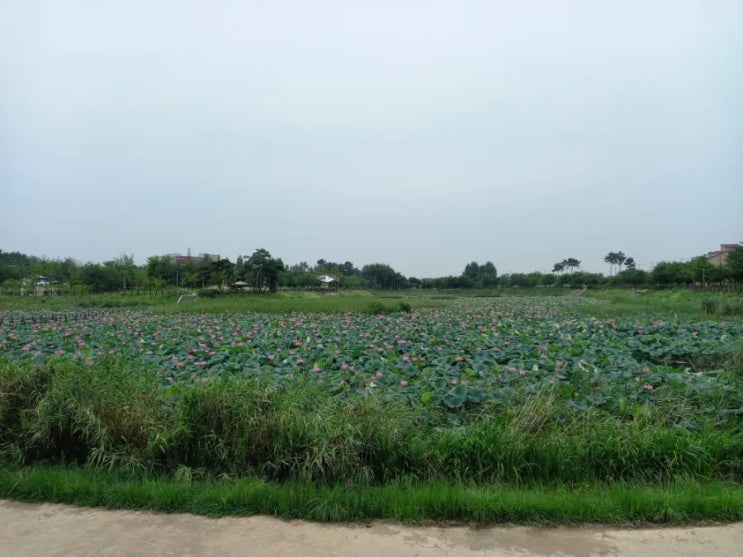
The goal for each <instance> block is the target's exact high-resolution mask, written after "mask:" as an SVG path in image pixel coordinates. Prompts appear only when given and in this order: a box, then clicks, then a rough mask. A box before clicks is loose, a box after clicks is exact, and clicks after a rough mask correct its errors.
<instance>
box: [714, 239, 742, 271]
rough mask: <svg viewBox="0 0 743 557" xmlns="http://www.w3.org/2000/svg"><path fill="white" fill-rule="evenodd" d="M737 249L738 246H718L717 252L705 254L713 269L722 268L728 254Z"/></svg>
mask: <svg viewBox="0 0 743 557" xmlns="http://www.w3.org/2000/svg"><path fill="white" fill-rule="evenodd" d="M737 247H738V244H720V249H719V251H711V252H709V253H708V254H707V261H709V262H710V263H711V264H712V265H714V266H715V267H722V266H723V265H725V263H726V262H727V260H728V254H729V253H730V252H731V251H733V250H734V249H735V248H737Z"/></svg>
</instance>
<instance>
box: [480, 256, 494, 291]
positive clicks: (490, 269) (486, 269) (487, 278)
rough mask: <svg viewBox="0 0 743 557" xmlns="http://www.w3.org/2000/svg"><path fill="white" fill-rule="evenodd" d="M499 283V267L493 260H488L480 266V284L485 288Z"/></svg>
mask: <svg viewBox="0 0 743 557" xmlns="http://www.w3.org/2000/svg"><path fill="white" fill-rule="evenodd" d="M497 284H498V269H496V268H495V265H494V264H493V262H492V261H487V262H486V263H485V265H481V266H480V286H482V287H483V288H492V287H494V286H496V285H497Z"/></svg>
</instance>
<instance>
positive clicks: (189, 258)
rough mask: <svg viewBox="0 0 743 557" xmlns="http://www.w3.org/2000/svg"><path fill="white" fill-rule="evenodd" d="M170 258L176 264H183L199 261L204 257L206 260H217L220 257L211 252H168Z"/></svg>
mask: <svg viewBox="0 0 743 557" xmlns="http://www.w3.org/2000/svg"><path fill="white" fill-rule="evenodd" d="M168 257H170V260H171V261H172V262H173V263H175V264H176V265H183V264H185V263H201V262H202V261H203V260H204V259H205V258H206V259H207V260H208V261H219V260H220V259H221V257H220V256H219V255H218V254H216V255H215V254H213V253H200V254H199V255H181V254H180V253H170V254H168Z"/></svg>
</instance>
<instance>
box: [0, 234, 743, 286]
mask: <svg viewBox="0 0 743 557" xmlns="http://www.w3.org/2000/svg"><path fill="white" fill-rule="evenodd" d="M604 261H606V262H607V263H609V264H610V265H611V270H612V271H614V270H615V269H616V270H618V272H616V273H614V274H610V276H606V275H603V274H601V273H588V272H584V271H580V270H579V269H580V261H579V260H577V259H574V258H568V259H564V260H562V261H561V262H559V263H556V264H555V266H554V268H553V271H552V272H551V273H540V272H533V273H511V274H505V275H501V276H499V275H498V271H497V269H496V267H495V265H494V264H493V263H492V262H490V261H488V262H486V263H483V264H480V263H478V262H475V261H473V262H471V263H468V264H467V265H466V266H465V267H464V270H463V271H462V273H461V274H459V275H451V276H445V277H435V278H418V277H406V276H404V275H402V274H401V273H399V272H398V271H396V270H395V269H393V268H392V267H391V266H390V265H387V264H385V263H372V264H368V265H364V266H363V267H361V268H358V267H356V266H355V265H354V264H353V263H352V262H350V261H345V262H342V263H341V262H335V261H327V260H325V259H320V260H318V261H317V262H316V263H315V264H314V265H310V264H308V263H307V262H301V263H298V264H293V265H286V264H285V263H284V262H283V261H282V260H281V259H280V258H277V257H274V256H273V255H271V253H270V252H269V251H268V250H266V249H263V248H261V249H257V250H255V252H253V254H252V255H250V256H245V257H243V256H240V257H238V258H237V260H236V261H235V262H234V263H233V262H232V261H230V260H229V259H219V260H216V261H214V260H211V259H210V258H209V257H204V259H203V260H201V261H188V262H185V263H176V262H175V260H174V258H172V257H170V256H152V257H150V258H148V259H147V263H146V264H144V265H136V264H135V263H134V257H133V256H131V255H121V256H120V257H117V258H114V259H111V260H110V261H105V262H103V263H85V264H81V263H79V262H77V261H76V260H74V259H72V258H70V257H68V258H66V259H46V258H39V257H36V256H33V255H26V254H23V253H19V252H3V251H2V250H0V290H2V291H4V292H18V291H21V290H25V291H26V292H28V293H30V292H31V291H32V290H33V289H34V288H41V287H43V289H44V291H45V292H46V291H48V290H51V289H56V290H59V291H64V290H65V289H68V290H69V291H75V290H80V291H85V292H115V291H128V290H138V289H163V288H169V287H176V288H187V289H207V288H215V287H216V288H217V289H221V290H225V289H228V288H230V287H239V288H242V289H245V290H249V291H251V292H273V291H276V290H277V289H279V288H302V289H307V288H320V287H325V288H346V289H354V288H357V289H367V288H371V289H390V290H393V289H405V288H457V289H459V288H495V287H500V288H512V287H522V288H529V287H531V288H534V287H566V288H576V287H581V286H583V285H585V286H588V287H597V286H626V287H635V288H638V287H670V286H689V285H694V284H697V285H702V284H703V285H715V284H720V285H722V284H727V283H731V282H737V283H740V282H743V245H741V246H738V247H737V248H735V249H734V250H733V251H731V252H730V253H729V255H728V259H727V263H726V265H725V266H722V267H717V266H714V265H712V264H711V263H710V262H709V261H707V259H706V258H705V257H697V258H695V259H692V260H691V261H688V262H661V263H658V264H657V265H656V266H655V267H654V268H653V269H652V270H651V271H645V270H642V269H637V268H636V266H635V264H634V260H633V259H632V258H626V257H625V256H624V254H623V253H622V252H616V253H614V252H610V253H609V255H607V257H606V258H605V259H604ZM576 269H578V270H576ZM321 277H330V278H332V282H323V281H322V280H321ZM325 280H328V279H327V278H326V279H325Z"/></svg>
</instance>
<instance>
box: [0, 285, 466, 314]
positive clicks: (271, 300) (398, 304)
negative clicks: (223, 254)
mask: <svg viewBox="0 0 743 557" xmlns="http://www.w3.org/2000/svg"><path fill="white" fill-rule="evenodd" d="M179 296H180V293H179V292H170V293H165V294H161V295H157V296H155V295H134V294H98V295H89V296H56V297H33V296H27V297H23V298H21V297H7V296H5V297H2V296H0V310H2V309H13V310H23V311H32V310H47V311H63V310H81V311H86V310H101V309H104V310H107V309H123V308H143V309H146V310H150V311H153V312H155V313H177V312H196V313H225V312H227V313H245V312H261V313H286V312H291V311H301V312H308V313H329V312H340V313H344V312H366V313H389V312H394V311H407V310H410V309H413V308H421V307H440V306H442V305H443V304H445V303H447V302H446V300H445V299H443V298H441V297H438V298H436V297H433V296H430V295H427V294H426V293H417V292H380V291H374V292H372V291H366V290H344V291H340V292H327V293H324V292H316V291H313V292H304V291H288V292H278V293H275V294H262V295H259V296H256V295H250V294H244V293H238V294H233V293H226V294H225V295H223V296H220V297H215V298H204V297H202V298H199V299H198V300H195V301H188V302H183V303H181V304H177V303H176V302H177V301H178V298H179ZM449 298H450V299H452V298H453V297H449Z"/></svg>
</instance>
